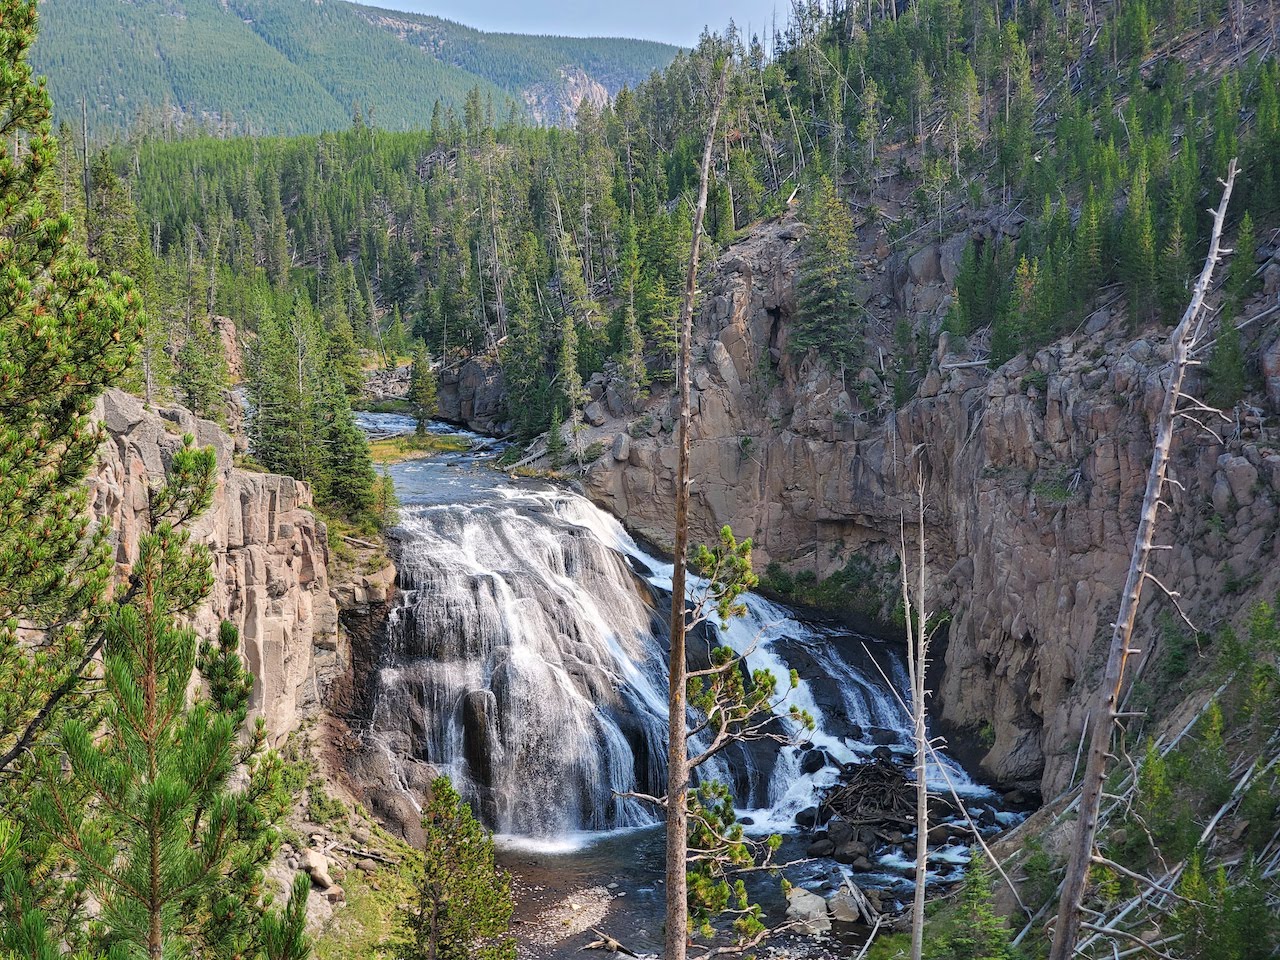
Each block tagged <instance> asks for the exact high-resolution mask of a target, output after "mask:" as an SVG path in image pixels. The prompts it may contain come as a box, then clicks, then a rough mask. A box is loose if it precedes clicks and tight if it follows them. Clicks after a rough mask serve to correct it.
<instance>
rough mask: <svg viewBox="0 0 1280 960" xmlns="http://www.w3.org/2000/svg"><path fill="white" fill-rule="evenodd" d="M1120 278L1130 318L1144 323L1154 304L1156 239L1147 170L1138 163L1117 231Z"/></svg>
mask: <svg viewBox="0 0 1280 960" xmlns="http://www.w3.org/2000/svg"><path fill="white" fill-rule="evenodd" d="M1120 278H1121V279H1122V280H1123V281H1124V284H1125V292H1126V294H1127V295H1128V299H1129V314H1130V318H1131V319H1132V320H1133V321H1134V322H1141V321H1142V320H1145V319H1146V318H1147V317H1148V316H1149V315H1150V313H1151V309H1152V306H1153V305H1154V301H1155V298H1154V296H1153V294H1154V292H1155V281H1156V240H1155V228H1154V227H1153V225H1152V221H1151V204H1150V202H1149V200H1148V198H1147V167H1146V164H1145V163H1144V162H1142V161H1141V160H1140V161H1139V162H1138V165H1137V167H1136V168H1135V169H1134V171H1133V182H1132V184H1131V186H1130V188H1129V204H1128V206H1127V207H1126V208H1125V213H1124V221H1123V226H1122V227H1121V230H1120Z"/></svg>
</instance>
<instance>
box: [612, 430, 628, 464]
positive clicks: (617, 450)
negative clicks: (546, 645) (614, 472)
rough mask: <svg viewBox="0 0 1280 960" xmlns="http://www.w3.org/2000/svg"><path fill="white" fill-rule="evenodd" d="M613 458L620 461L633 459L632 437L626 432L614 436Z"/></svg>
mask: <svg viewBox="0 0 1280 960" xmlns="http://www.w3.org/2000/svg"><path fill="white" fill-rule="evenodd" d="M613 459H615V460H617V461H618V462H619V463H622V462H625V461H627V460H630V459H631V437H629V436H627V434H626V433H625V432H624V433H620V434H618V435H617V436H616V437H614V438H613Z"/></svg>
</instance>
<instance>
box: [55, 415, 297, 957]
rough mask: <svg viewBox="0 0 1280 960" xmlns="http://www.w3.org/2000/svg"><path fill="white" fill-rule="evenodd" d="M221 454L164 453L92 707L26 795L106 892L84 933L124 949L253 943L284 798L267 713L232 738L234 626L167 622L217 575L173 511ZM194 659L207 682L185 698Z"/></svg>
mask: <svg viewBox="0 0 1280 960" xmlns="http://www.w3.org/2000/svg"><path fill="white" fill-rule="evenodd" d="M215 468H216V461H215V458H214V454H213V450H212V449H211V448H210V449H206V450H196V449H195V448H194V447H193V446H192V439H191V438H190V437H187V438H186V439H185V441H184V445H183V447H182V448H181V449H179V450H178V451H176V452H175V454H174V455H173V458H172V462H171V466H170V473H169V477H168V479H167V480H166V482H165V484H164V486H163V487H161V488H160V489H159V490H157V491H155V492H154V493H153V495H152V498H151V514H150V518H149V532H147V533H145V534H143V535H142V537H140V539H139V543H138V558H137V561H136V563H135V564H134V567H133V573H132V576H131V580H130V584H129V587H128V590H127V592H126V595H125V599H126V602H124V603H122V604H121V605H120V606H119V607H117V608H116V609H115V611H114V612H113V613H112V615H111V616H110V618H109V620H108V621H107V623H106V626H105V628H104V639H105V643H104V647H103V695H102V698H101V716H100V717H95V718H94V720H93V721H92V722H86V721H85V720H84V719H82V718H79V717H72V718H70V719H68V720H66V722H65V723H63V724H62V728H61V732H60V736H59V746H60V748H61V753H62V755H61V756H58V755H54V756H47V757H45V758H44V761H43V768H42V781H43V783H42V785H41V788H40V789H39V790H38V791H37V792H36V793H35V795H34V797H33V798H32V801H31V814H30V816H31V820H32V822H33V823H35V824H38V825H39V827H40V829H41V830H42V831H43V832H44V833H45V834H46V835H47V836H48V837H50V838H51V839H52V840H53V841H54V842H55V843H56V844H57V845H58V846H60V847H61V848H62V849H63V851H64V852H65V855H66V857H67V859H68V861H69V862H70V864H71V865H72V868H73V869H74V870H75V872H76V875H77V876H78V878H79V880H80V882H82V883H83V884H84V885H85V886H86V887H87V888H88V889H89V890H90V891H92V893H93V896H94V898H95V899H96V900H97V902H98V903H99V904H100V906H101V912H100V913H99V915H98V917H97V921H96V923H95V925H94V929H93V931H92V934H91V939H92V940H93V941H96V942H97V946H98V948H99V949H102V950H107V951H119V955H122V956H124V955H130V954H135V955H136V954H141V955H145V956H148V957H150V958H153V960H160V958H162V957H165V956H170V955H173V954H174V953H176V952H177V950H178V948H179V944H181V945H183V948H184V949H185V948H188V947H190V946H192V945H195V944H200V945H202V946H203V948H204V950H205V951H206V952H207V955H209V956H218V957H231V956H235V955H238V954H242V953H243V951H242V950H241V949H240V948H244V951H250V953H251V954H252V952H253V951H252V948H253V947H254V945H255V944H256V943H257V942H258V927H259V924H260V921H261V916H262V912H263V907H264V904H263V902H262V898H261V894H260V891H261V880H262V867H263V866H264V865H265V862H266V861H267V860H269V859H270V857H271V856H272V855H273V854H274V852H275V846H274V844H275V836H274V832H273V830H272V823H273V820H274V819H275V818H278V817H279V815H280V814H281V813H282V812H283V803H282V802H281V800H280V798H279V796H278V786H277V789H276V790H275V791H273V790H272V789H271V777H270V772H271V770H273V769H276V768H275V767H274V766H273V765H272V764H271V763H270V762H269V761H270V758H264V757H259V756H258V753H259V751H260V750H261V747H262V744H263V742H264V740H265V729H264V727H263V725H262V724H261V722H259V724H258V727H257V730H256V731H255V735H254V736H253V738H252V739H251V741H250V745H249V746H248V747H247V748H242V747H241V746H240V744H239V741H238V736H237V734H238V730H239V727H240V725H241V724H242V723H243V721H244V719H245V716H246V713H247V704H248V698H249V693H250V690H251V678H250V677H249V676H248V674H247V672H246V671H245V670H244V668H243V664H242V662H241V661H240V660H239V657H238V656H237V654H236V645H237V643H238V637H237V635H236V631H235V629H234V628H233V627H230V625H224V627H223V629H222V632H221V634H220V636H219V640H218V643H217V644H216V645H215V644H212V643H206V644H205V645H203V646H198V644H197V641H196V636H195V633H194V632H193V631H192V630H191V629H190V628H186V627H179V626H178V625H177V623H176V617H177V616H178V614H179V613H181V612H183V611H186V610H189V609H191V608H192V607H194V606H195V605H197V604H198V603H199V602H200V601H202V600H203V598H204V597H205V596H206V595H207V593H208V591H209V589H210V587H211V586H212V583H213V579H212V574H211V556H210V554H209V551H208V549H207V548H205V547H203V546H200V547H193V546H192V545H191V543H190V535H189V533H188V531H187V530H186V529H184V528H183V524H185V523H186V522H187V521H189V520H190V519H192V518H194V517H196V516H199V514H200V513H201V512H203V511H204V510H205V509H207V507H208V505H209V504H210V503H211V502H212V498H213V488H214V484H215ZM197 667H199V668H200V669H201V671H202V672H205V679H206V680H207V681H208V683H209V694H208V695H207V696H201V695H197V697H196V698H195V701H194V702H192V703H188V694H187V690H188V685H189V683H190V679H191V676H192V673H193V671H194V670H195V669H196V668H197ZM246 762H247V763H248V764H249V768H250V785H249V787H248V788H247V789H244V790H241V791H235V790H233V789H231V787H230V781H231V778H232V774H233V771H234V768H235V767H236V766H237V764H240V763H246ZM264 775H265V776H266V783H265V784H264V781H263V777H264ZM276 783H277V785H278V780H277V781H276ZM273 794H274V796H272V795H273ZM113 955H115V954H114V953H113Z"/></svg>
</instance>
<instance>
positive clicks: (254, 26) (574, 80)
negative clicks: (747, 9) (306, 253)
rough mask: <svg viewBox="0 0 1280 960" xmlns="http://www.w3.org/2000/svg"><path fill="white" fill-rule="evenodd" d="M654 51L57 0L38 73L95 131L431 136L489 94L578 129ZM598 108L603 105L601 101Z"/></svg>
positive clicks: (248, 10)
mask: <svg viewBox="0 0 1280 960" xmlns="http://www.w3.org/2000/svg"><path fill="white" fill-rule="evenodd" d="M675 53H676V48H675V47H672V46H669V45H667V44H662V43H654V42H651V41H646V40H624V39H576V38H571V37H549V36H547V37H544V36H523V35H519V34H498V33H483V32H481V31H479V30H472V29H470V28H468V27H464V26H461V25H460V24H456V23H451V22H450V21H447V20H441V19H439V18H437V17H428V16H420V15H417V14H411V13H399V12H393V11H388V10H378V9H374V8H371V7H362V6H358V5H356V4H352V3H346V2H344V0H319V2H304V0H226V2H222V0H131V2H120V0H45V2H43V3H41V4H40V36H39V40H38V42H37V44H36V46H35V50H34V53H33V62H34V65H35V67H36V69H37V70H38V71H39V72H40V73H44V74H46V75H47V76H48V77H49V88H50V92H51V94H52V95H53V100H54V105H55V109H56V110H57V111H58V112H59V115H60V116H61V117H62V118H63V119H69V118H72V117H73V116H74V117H75V118H77V119H78V116H79V100H80V98H81V97H82V96H85V97H87V99H88V107H89V114H90V115H89V123H90V129H91V133H93V134H94V135H95V136H99V137H100V136H105V135H109V134H112V133H119V132H123V131H125V130H128V129H129V128H131V127H132V126H133V125H134V123H135V121H136V120H137V119H138V118H139V117H140V116H141V118H142V120H143V121H144V123H146V124H148V125H150V126H151V127H153V128H160V127H169V126H187V127H189V126H190V125H192V124H195V125H198V126H203V127H206V128H208V129H212V130H216V131H220V132H230V133H241V134H243V133H254V134H294V133H311V132H319V131H322V130H334V129H339V128H342V127H346V126H348V125H349V124H350V123H351V118H352V116H353V114H354V113H356V112H357V111H363V113H364V115H365V116H366V118H367V117H372V118H373V122H374V123H376V125H377V126H379V127H382V128H384V129H391V130H404V129H410V128H415V127H425V126H426V125H427V123H428V121H429V120H430V117H431V111H432V106H433V104H434V103H435V101H437V100H439V101H440V102H441V103H442V104H443V105H444V106H446V107H455V108H460V107H461V106H462V104H463V101H464V99H465V98H466V96H467V94H468V93H469V92H470V91H471V90H473V89H478V90H479V93H480V97H481V100H482V102H486V103H488V102H492V105H493V109H494V110H495V111H497V112H498V113H499V116H500V117H501V118H505V117H506V116H507V114H508V113H509V112H510V111H511V110H512V109H515V110H516V111H517V112H518V113H519V114H520V115H522V116H524V115H530V116H532V117H533V118H534V119H536V120H539V121H542V122H559V121H562V120H564V119H568V118H571V117H572V115H573V112H574V109H575V108H576V105H577V101H578V99H579V98H580V97H582V96H583V95H588V96H591V97H594V98H595V99H596V100H597V101H601V100H603V98H604V97H605V96H606V95H612V94H615V93H617V91H618V90H619V89H621V87H622V86H623V85H624V84H630V85H632V86H634V85H635V84H636V83H638V82H640V81H641V80H643V79H644V78H646V77H647V76H649V74H650V73H652V72H653V71H654V70H660V69H662V68H664V67H666V66H667V64H669V63H670V62H671V60H672V58H673V57H674V56H675ZM597 105H599V104H598V103H597Z"/></svg>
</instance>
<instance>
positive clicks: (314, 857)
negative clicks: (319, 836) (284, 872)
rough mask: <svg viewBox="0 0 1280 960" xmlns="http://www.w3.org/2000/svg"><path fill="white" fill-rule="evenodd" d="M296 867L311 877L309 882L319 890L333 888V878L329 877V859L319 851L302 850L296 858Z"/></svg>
mask: <svg viewBox="0 0 1280 960" xmlns="http://www.w3.org/2000/svg"><path fill="white" fill-rule="evenodd" d="M298 865H299V866H300V867H301V868H302V869H303V871H305V872H306V873H307V874H309V875H310V877H311V882H312V883H313V884H315V886H316V887H317V888H318V889H320V890H328V889H329V888H330V887H332V886H333V877H332V876H330V875H329V858H328V857H326V856H325V855H324V854H323V853H321V852H320V851H319V850H304V851H302V856H301V857H299V858H298Z"/></svg>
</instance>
